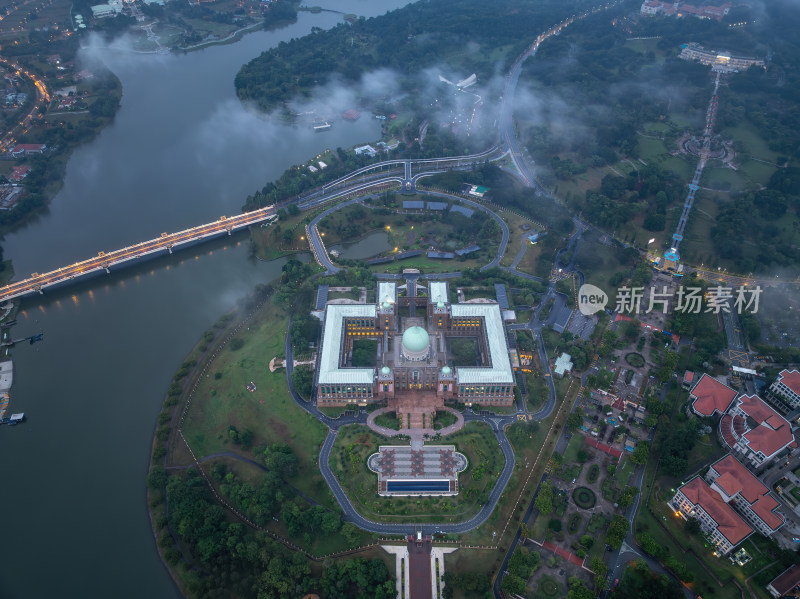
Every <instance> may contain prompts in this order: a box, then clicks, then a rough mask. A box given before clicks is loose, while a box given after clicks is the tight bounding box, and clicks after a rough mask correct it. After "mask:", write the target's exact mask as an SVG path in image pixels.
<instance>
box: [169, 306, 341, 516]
mask: <svg viewBox="0 0 800 599" xmlns="http://www.w3.org/2000/svg"><path fill="white" fill-rule="evenodd" d="M248 326H249V330H248V329H247V328H243V329H242V330H241V331H240V332H239V333H238V335H237V337H235V338H239V339H241V340H242V342H243V345H242V347H241V348H240V349H238V350H233V349H232V347H233V346H232V344H231V343H230V342H229V343H228V344H227V345H225V346H224V347H223V348H222V349H221V350H220V353H219V355H218V356H217V358H216V360H214V362H213V363H212V365H211V366H210V367H209V370H208V376H206V377H205V378H203V379H202V380H201V381H200V383H199V386H198V388H197V391H196V392H195V394H194V397H193V401H192V405H191V408H190V409H189V412H188V414H187V417H186V421H185V423H184V427H183V433H184V436H185V437H186V440H187V441H188V442H189V444H190V446H191V447H192V450H193V451H194V452H195V455H197V456H198V457H202V456H206V455H211V454H214V453H218V452H222V451H237V450H239V448H238V447H237V446H236V445H234V444H233V443H232V442H231V441H230V439H229V436H228V427H229V426H231V425H233V426H236V428H237V429H238V430H239V431H245V430H248V429H249V430H251V431H253V433H254V440H253V445H254V446H256V445H260V444H271V443H287V444H288V445H289V446H290V447H291V448H292V451H293V452H294V453H295V454H296V455H297V457H298V459H299V461H300V465H299V468H298V473H297V475H296V476H295V477H294V478H293V479H291V480H290V482H291V483H292V484H293V485H295V486H296V487H298V488H299V489H301V490H302V491H303V492H305V493H307V494H308V495H310V496H311V497H314V498H317V499H318V500H319V501H321V502H323V503H326V504H329V505H333V504H332V503H331V501H332V498H331V496H330V491H329V490H328V488H327V486H326V485H325V483H324V480H323V479H322V476H321V475H320V473H319V471H318V469H317V467H316V457H317V453H318V451H319V447H320V445H321V444H322V441H323V440H324V438H325V434H326V430H325V426H324V425H323V424H322V423H321V422H319V421H318V420H317V419H316V418H314V417H313V416H311V415H309V414H307V413H306V412H305V411H303V410H302V409H301V408H299V407H298V406H297V405H295V403H294V402H293V401H292V399H291V398H290V397H289V393H288V388H287V384H286V374H285V372H284V371H283V370H279V371H277V372H275V373H270V371H269V368H268V364H269V361H270V360H271V359H272V358H273V357H275V356H282V355H283V349H284V332H285V330H286V326H287V318H286V315H285V314H283V313H282V312H280V311H279V309H278V308H276V307H275V306H273V305H272V304H271V303H269V302H267V304H265V306H264V308H263V309H262V310H261V311H260V312H259V313H258V315H257V316H256V317H255V318H254V319H253V320H252V321H251V322H249V323H248ZM251 381H252V382H254V383H255V384H256V391H255V392H253V393H250V392H249V391H247V389H246V388H245V386H246V385H247V384H248V383H250V382H251ZM239 452H240V453H241V451H239Z"/></svg>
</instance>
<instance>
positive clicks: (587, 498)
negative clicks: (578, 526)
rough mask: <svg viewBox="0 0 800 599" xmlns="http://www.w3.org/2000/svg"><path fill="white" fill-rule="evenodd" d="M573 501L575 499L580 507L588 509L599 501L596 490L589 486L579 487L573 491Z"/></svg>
mask: <svg viewBox="0 0 800 599" xmlns="http://www.w3.org/2000/svg"><path fill="white" fill-rule="evenodd" d="M572 501H574V502H575V504H576V505H577V506H578V507H582V508H583V509H585V510H588V509H589V508H593V507H594V504H595V503H597V497H596V496H595V494H594V491H592V490H591V489H589V488H588V487H578V488H577V489H575V490H574V491H573V492H572Z"/></svg>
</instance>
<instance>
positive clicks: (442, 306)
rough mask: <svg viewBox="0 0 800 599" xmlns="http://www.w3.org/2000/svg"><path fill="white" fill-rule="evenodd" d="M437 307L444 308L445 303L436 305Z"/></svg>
mask: <svg viewBox="0 0 800 599" xmlns="http://www.w3.org/2000/svg"><path fill="white" fill-rule="evenodd" d="M436 307H437V308H444V302H438V303H437V304H436Z"/></svg>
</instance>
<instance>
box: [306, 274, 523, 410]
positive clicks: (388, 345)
mask: <svg viewBox="0 0 800 599" xmlns="http://www.w3.org/2000/svg"><path fill="white" fill-rule="evenodd" d="M412 285H413V286H414V287H413V289H411V291H410V293H409V290H408V289H407V287H408V286H412ZM403 288H405V290H404V289H403ZM400 292H403V293H402V294H401V293H400ZM337 302H338V303H337ZM344 302H347V303H344ZM362 341H369V342H371V343H368V344H364V343H359V342H362ZM354 344H355V345H357V346H359V347H362V348H363V347H364V346H365V345H366V346H367V347H370V348H371V347H374V348H375V359H374V361H372V362H373V363H374V364H375V365H374V366H368V367H364V366H362V365H360V364H354V362H353V356H354V351H353V350H354ZM465 347H466V350H465V349H464V348H465ZM360 351H363V350H360ZM370 353H371V349H370ZM362 355H363V354H362ZM465 356H466V357H465ZM316 391H317V394H316V395H317V404H318V405H319V406H321V407H336V406H347V405H354V406H355V405H360V406H364V405H367V404H371V403H378V402H380V403H388V405H389V407H394V408H396V410H397V413H398V415H399V416H400V415H401V414H402V413H404V412H406V409H404V408H411V407H412V406H415V405H416V406H419V405H425V406H428V408H426V410H427V411H430V408H433V409H435V408H437V407H442V406H444V404H445V403H455V402H461V403H464V404H466V405H473V404H475V405H479V406H482V407H483V406H487V407H491V406H510V405H512V403H513V401H514V372H513V370H512V367H511V358H510V355H509V349H508V343H507V341H506V332H505V327H504V324H503V314H502V311H501V310H500V306H499V305H498V304H497V303H496V302H494V301H490V300H472V301H469V302H466V303H456V304H452V303H451V302H450V294H449V289H448V285H447V283H446V282H442V281H433V282H429V283H428V286H427V289H425V288H424V287H421V286H418V285H417V284H416V282H415V281H409V282H408V283H407V285H404V286H403V287H398V285H397V283H395V282H379V283H378V288H377V296H376V301H375V303H370V304H358V303H354V302H353V301H352V300H332V301H330V302H328V303H327V304H326V305H325V312H324V316H323V329H322V347H321V350H320V352H319V359H318V365H317V374H316ZM400 417H402V416H400ZM431 417H432V416H431Z"/></svg>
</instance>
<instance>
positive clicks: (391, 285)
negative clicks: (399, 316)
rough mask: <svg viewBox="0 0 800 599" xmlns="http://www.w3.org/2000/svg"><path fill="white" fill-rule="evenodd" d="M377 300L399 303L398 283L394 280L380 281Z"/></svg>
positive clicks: (379, 301) (381, 302)
mask: <svg viewBox="0 0 800 599" xmlns="http://www.w3.org/2000/svg"><path fill="white" fill-rule="evenodd" d="M377 301H378V303H379V304H383V303H384V302H389V303H390V304H395V303H397V283H395V282H394V281H379V282H378V297H377Z"/></svg>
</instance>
